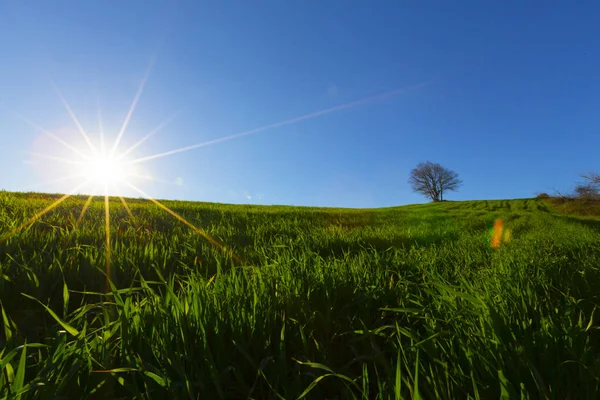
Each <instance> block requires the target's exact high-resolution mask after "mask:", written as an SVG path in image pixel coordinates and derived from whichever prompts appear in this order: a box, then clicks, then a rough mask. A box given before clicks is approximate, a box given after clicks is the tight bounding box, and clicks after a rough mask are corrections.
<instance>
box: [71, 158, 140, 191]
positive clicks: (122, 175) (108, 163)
mask: <svg viewBox="0 0 600 400" xmlns="http://www.w3.org/2000/svg"><path fill="white" fill-rule="evenodd" d="M82 173H83V176H84V177H85V178H86V180H88V181H89V182H90V183H92V184H96V185H99V186H107V185H116V184H119V183H123V182H125V181H126V179H127V178H128V177H130V176H131V171H130V168H129V167H128V166H127V165H126V164H125V163H123V162H122V161H121V160H119V159H117V158H115V157H111V156H110V155H108V154H99V155H97V156H94V157H90V158H89V160H86V161H85V162H83V171H82Z"/></svg>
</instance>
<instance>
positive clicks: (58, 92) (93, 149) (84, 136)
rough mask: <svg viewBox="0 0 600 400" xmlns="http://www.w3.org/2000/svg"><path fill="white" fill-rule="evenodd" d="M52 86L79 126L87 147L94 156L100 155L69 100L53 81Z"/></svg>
mask: <svg viewBox="0 0 600 400" xmlns="http://www.w3.org/2000/svg"><path fill="white" fill-rule="evenodd" d="M51 84H52V86H53V87H54V90H55V91H56V94H57V95H58V97H59V98H60V101H61V102H62V103H63V105H64V106H65V109H66V110H67V112H68V113H69V115H70V116H71V119H72V120H73V122H74V123H75V125H76V126H77V129H78V130H79V133H80V134H81V136H82V137H83V139H84V140H85V142H86V143H87V145H88V146H89V148H90V150H92V152H93V153H94V154H97V153H98V149H96V146H94V144H93V143H92V141H91V140H90V137H89V136H88V135H87V133H85V129H83V126H81V123H80V122H79V119H77V116H76V115H75V113H74V112H73V110H72V109H71V106H70V105H69V103H68V102H67V100H66V99H65V98H64V96H63V95H62V93H61V91H60V90H59V89H58V86H56V84H55V83H54V82H53V81H51Z"/></svg>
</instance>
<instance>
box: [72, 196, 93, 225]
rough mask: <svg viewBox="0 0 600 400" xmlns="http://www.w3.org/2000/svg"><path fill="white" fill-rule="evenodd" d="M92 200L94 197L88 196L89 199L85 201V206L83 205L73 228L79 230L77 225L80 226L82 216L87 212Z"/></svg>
mask: <svg viewBox="0 0 600 400" xmlns="http://www.w3.org/2000/svg"><path fill="white" fill-rule="evenodd" d="M93 198H94V195H90V197H88V199H87V200H86V202H85V204H84V205H83V208H82V209H81V214H79V218H77V222H76V223H75V227H77V228H79V225H80V224H81V221H83V216H84V215H85V212H86V211H87V209H88V207H89V206H90V204H91V203H92V199H93Z"/></svg>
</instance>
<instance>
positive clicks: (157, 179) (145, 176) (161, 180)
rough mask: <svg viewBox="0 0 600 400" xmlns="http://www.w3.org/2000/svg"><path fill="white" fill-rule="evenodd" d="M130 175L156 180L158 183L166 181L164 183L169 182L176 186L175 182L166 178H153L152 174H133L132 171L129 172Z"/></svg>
mask: <svg viewBox="0 0 600 400" xmlns="http://www.w3.org/2000/svg"><path fill="white" fill-rule="evenodd" d="M130 176H132V177H134V178H139V179H145V180H147V181H152V182H158V183H166V184H169V185H175V186H177V184H176V183H174V182H171V181H168V180H166V179H160V178H154V177H153V176H150V175H141V174H134V173H132V174H130Z"/></svg>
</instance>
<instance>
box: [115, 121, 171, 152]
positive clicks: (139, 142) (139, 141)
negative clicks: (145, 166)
mask: <svg viewBox="0 0 600 400" xmlns="http://www.w3.org/2000/svg"><path fill="white" fill-rule="evenodd" d="M174 118H175V115H172V116H171V117H170V118H169V119H167V120H166V121H165V122H163V123H162V124H160V125H159V126H157V127H156V128H154V129H153V130H152V131H150V133H148V134H147V135H146V136H144V137H143V138H141V139H140V140H138V141H137V142H136V143H135V144H134V145H133V146H131V147H129V148H128V149H127V150H125V151H124V152H123V153H121V154H120V155H119V159H123V158H125V157H127V155H128V154H129V153H131V152H132V151H133V150H135V149H136V148H138V147H139V146H141V145H142V144H143V143H144V142H145V141H146V140H148V139H150V138H151V137H152V136H154V135H156V134H157V133H158V132H160V131H161V130H162V129H163V128H164V127H165V126H167V125H168V124H169V123H170V122H171V121H173V119H174Z"/></svg>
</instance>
